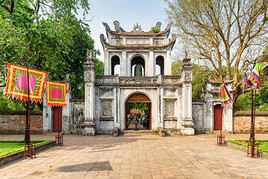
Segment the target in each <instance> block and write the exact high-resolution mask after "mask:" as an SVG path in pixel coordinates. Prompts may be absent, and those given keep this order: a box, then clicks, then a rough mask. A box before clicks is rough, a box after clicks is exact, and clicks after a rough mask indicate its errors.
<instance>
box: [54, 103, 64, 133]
mask: <svg viewBox="0 0 268 179" xmlns="http://www.w3.org/2000/svg"><path fill="white" fill-rule="evenodd" d="M52 114H53V132H58V131H61V130H62V108H61V107H53V108H52Z"/></svg>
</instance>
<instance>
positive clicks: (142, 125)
mask: <svg viewBox="0 0 268 179" xmlns="http://www.w3.org/2000/svg"><path fill="white" fill-rule="evenodd" d="M125 105H126V108H125V109H126V110H125V111H126V112H125V116H126V117H125V118H126V119H125V125H126V126H125V127H126V129H129V130H139V129H141V130H149V129H151V125H152V120H151V119H152V117H151V115H152V114H151V100H150V99H149V98H148V97H147V96H145V95H144V94H142V93H135V94H132V95H131V96H129V97H128V99H127V100H126V104H125Z"/></svg>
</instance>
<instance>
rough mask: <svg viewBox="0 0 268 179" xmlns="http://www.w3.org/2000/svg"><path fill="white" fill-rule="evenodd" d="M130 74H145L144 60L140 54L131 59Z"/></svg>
mask: <svg viewBox="0 0 268 179" xmlns="http://www.w3.org/2000/svg"><path fill="white" fill-rule="evenodd" d="M131 76H145V61H144V59H143V58H142V57H141V56H135V57H134V58H133V59H132V60H131Z"/></svg>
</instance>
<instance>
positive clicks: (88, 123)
mask: <svg viewBox="0 0 268 179" xmlns="http://www.w3.org/2000/svg"><path fill="white" fill-rule="evenodd" d="M84 81H85V121H84V124H83V131H82V133H83V135H95V132H96V124H95V119H94V106H95V65H94V62H93V60H92V52H91V51H90V52H88V56H87V61H86V62H85V63H84Z"/></svg>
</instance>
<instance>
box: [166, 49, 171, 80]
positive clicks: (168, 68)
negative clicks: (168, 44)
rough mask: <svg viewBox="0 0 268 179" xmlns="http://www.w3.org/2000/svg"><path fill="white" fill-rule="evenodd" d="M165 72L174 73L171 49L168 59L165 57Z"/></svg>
mask: <svg viewBox="0 0 268 179" xmlns="http://www.w3.org/2000/svg"><path fill="white" fill-rule="evenodd" d="M164 74H165V75H172V59H171V51H170V50H168V51H167V53H166V59H164Z"/></svg>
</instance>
